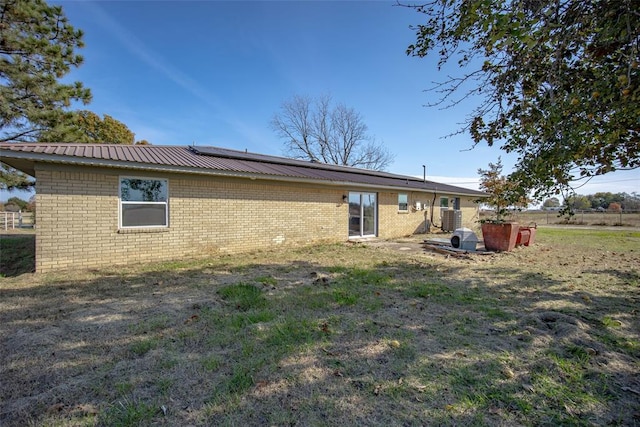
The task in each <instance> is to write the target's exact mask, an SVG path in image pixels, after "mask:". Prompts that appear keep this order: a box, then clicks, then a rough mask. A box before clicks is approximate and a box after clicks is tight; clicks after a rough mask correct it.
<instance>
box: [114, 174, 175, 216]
mask: <svg viewBox="0 0 640 427" xmlns="http://www.w3.org/2000/svg"><path fill="white" fill-rule="evenodd" d="M168 196H169V187H168V183H167V180H166V179H149V178H120V226H121V227H123V228H126V227H167V226H168V225H169V206H168Z"/></svg>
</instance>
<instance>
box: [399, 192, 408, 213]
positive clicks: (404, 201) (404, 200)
mask: <svg viewBox="0 0 640 427" xmlns="http://www.w3.org/2000/svg"><path fill="white" fill-rule="evenodd" d="M398 210H399V211H407V210H409V196H407V194H405V193H399V194H398Z"/></svg>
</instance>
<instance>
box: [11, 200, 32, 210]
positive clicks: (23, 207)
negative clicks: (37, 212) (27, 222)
mask: <svg viewBox="0 0 640 427" xmlns="http://www.w3.org/2000/svg"><path fill="white" fill-rule="evenodd" d="M6 204H12V205H15V206H17V207H18V209H20V210H23V211H26V210H27V209H28V207H29V202H27V201H26V200H22V199H21V198H19V197H10V198H9V199H8V200H7V203H6Z"/></svg>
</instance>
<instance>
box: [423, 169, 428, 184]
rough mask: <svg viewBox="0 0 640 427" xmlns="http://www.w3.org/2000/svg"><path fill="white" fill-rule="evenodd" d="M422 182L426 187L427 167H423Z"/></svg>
mask: <svg viewBox="0 0 640 427" xmlns="http://www.w3.org/2000/svg"><path fill="white" fill-rule="evenodd" d="M422 181H423V183H424V184H425V185H426V184H427V167H426V166H425V165H422Z"/></svg>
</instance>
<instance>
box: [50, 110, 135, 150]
mask: <svg viewBox="0 0 640 427" xmlns="http://www.w3.org/2000/svg"><path fill="white" fill-rule="evenodd" d="M39 139H40V140H41V141H50V142H75V143H108V144H133V143H134V141H135V134H134V133H133V132H131V130H129V128H128V127H127V126H126V125H125V124H124V123H122V122H120V121H118V120H116V119H114V118H113V117H111V116H109V115H107V114H105V115H104V118H103V119H101V118H100V116H98V115H97V114H96V113H93V112H91V111H86V110H81V111H74V112H73V113H72V114H71V115H70V116H68V117H67V119H66V120H65V121H63V122H61V123H60V124H58V125H57V126H56V127H54V128H53V129H49V130H46V131H43V132H41V133H40V137H39Z"/></svg>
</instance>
